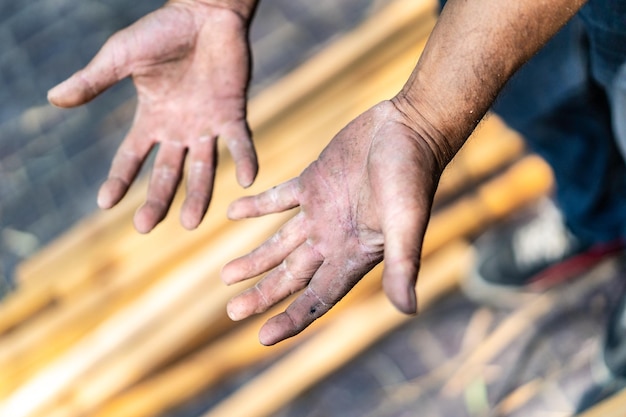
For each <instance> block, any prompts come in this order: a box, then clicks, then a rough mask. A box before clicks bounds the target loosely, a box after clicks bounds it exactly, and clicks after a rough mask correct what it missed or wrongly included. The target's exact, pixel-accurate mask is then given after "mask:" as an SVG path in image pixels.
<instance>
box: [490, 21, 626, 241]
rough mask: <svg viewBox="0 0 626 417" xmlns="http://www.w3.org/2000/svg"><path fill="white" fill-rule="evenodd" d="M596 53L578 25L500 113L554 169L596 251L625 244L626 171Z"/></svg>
mask: <svg viewBox="0 0 626 417" xmlns="http://www.w3.org/2000/svg"><path fill="white" fill-rule="evenodd" d="M589 45H590V42H589V39H588V35H587V31H586V29H585V26H584V25H583V23H582V21H581V20H580V19H579V18H577V17H576V18H574V19H573V20H572V21H571V22H570V23H569V24H568V25H566V26H565V27H564V28H563V29H562V30H561V31H560V32H559V33H558V34H557V35H556V36H555V37H554V38H553V39H551V40H550V41H549V42H548V43H547V44H546V46H545V47H544V48H543V49H542V50H541V51H540V52H539V53H538V54H537V55H536V56H535V57H533V58H532V59H531V60H530V61H529V62H528V63H526V65H524V66H523V67H522V68H521V69H520V71H518V73H517V74H516V75H515V76H514V77H513V78H512V79H511V80H510V81H509V83H508V84H507V86H506V87H505V88H504V90H503V91H502V93H501V94H500V96H499V98H498V100H497V101H496V103H494V106H493V110H494V112H495V113H497V114H499V115H500V116H501V117H502V118H503V119H504V120H505V121H506V122H507V123H508V124H509V125H510V126H511V127H513V128H514V129H516V130H518V131H519V132H520V133H521V134H522V135H523V136H524V137H525V139H526V142H527V144H528V146H529V148H530V149H532V150H533V151H534V152H536V153H538V154H539V155H541V156H542V157H543V158H544V159H545V160H546V161H547V162H548V163H549V164H550V166H551V167H552V170H553V171H554V175H555V179H556V184H557V187H556V192H555V200H556V202H557V204H558V205H559V207H560V208H561V211H562V212H563V215H564V217H565V220H566V222H567V225H568V227H569V228H570V229H571V230H572V232H573V233H574V234H575V235H577V236H578V237H579V238H580V239H582V240H584V241H588V242H589V243H593V242H605V241H610V240H613V239H615V238H618V237H621V236H626V166H625V164H624V160H623V158H622V157H621V154H620V152H619V151H618V148H617V145H616V139H615V135H614V133H613V129H612V121H611V106H610V104H609V100H608V98H607V93H606V91H605V89H604V88H603V87H602V86H601V84H600V83H598V82H596V80H595V77H594V76H593V75H592V71H591V61H592V59H593V54H592V53H591V52H592V49H590V48H589Z"/></svg>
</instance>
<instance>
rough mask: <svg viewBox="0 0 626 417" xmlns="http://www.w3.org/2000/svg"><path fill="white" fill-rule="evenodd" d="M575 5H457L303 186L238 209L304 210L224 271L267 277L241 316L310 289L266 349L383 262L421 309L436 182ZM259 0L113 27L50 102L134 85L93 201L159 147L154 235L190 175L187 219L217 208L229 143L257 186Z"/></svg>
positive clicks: (479, 0)
mask: <svg viewBox="0 0 626 417" xmlns="http://www.w3.org/2000/svg"><path fill="white" fill-rule="evenodd" d="M584 3H585V1H582V0H450V1H448V3H447V4H446V6H445V7H444V10H443V11H442V14H441V16H440V19H439V20H438V22H437V25H436V27H435V29H434V31H433V33H432V35H431V37H430V39H429V41H428V43H427V45H426V48H425V50H424V53H423V55H422V56H421V58H420V60H419V62H418V64H417V66H416V68H415V69H414V71H413V73H412V74H411V77H410V78H409V80H408V81H407V83H406V84H405V86H404V88H403V89H402V90H401V91H400V92H399V93H398V94H397V95H396V96H395V97H393V98H392V99H391V100H388V101H384V102H381V103H379V104H377V105H376V106H374V107H373V108H371V109H370V110H368V111H366V112H365V113H363V114H361V115H360V116H359V117H357V118H356V119H355V120H353V121H352V122H350V123H349V124H348V125H347V126H346V127H345V128H344V129H343V130H341V131H340V132H339V133H338V134H337V135H336V136H335V137H334V138H333V139H332V140H331V141H330V143H329V144H328V146H327V147H326V148H325V149H324V151H323V152H322V153H321V154H320V156H319V158H318V159H317V160H316V161H314V162H313V163H312V164H311V165H310V166H309V167H308V168H306V169H305V170H304V171H303V172H302V174H301V175H299V176H298V177H296V178H294V179H292V180H290V181H288V182H286V183H283V184H281V185H278V186H277V187H274V188H272V189H270V190H268V191H266V192H264V193H261V194H259V195H256V196H251V197H244V198H242V199H239V200H237V201H235V202H233V204H232V205H231V207H230V208H229V212H228V216H229V217H230V218H232V219H243V218H246V217H256V216H263V215H266V214H270V213H275V212H279V211H283V210H287V209H291V208H294V207H298V206H299V207H300V211H299V213H298V214H297V215H296V216H295V217H293V218H292V219H291V220H289V221H288V222H287V223H286V224H285V225H284V226H283V227H282V228H281V229H280V230H279V231H278V232H277V233H276V234H275V235H274V236H272V237H271V238H270V239H268V240H267V241H266V242H265V243H263V244H262V245H261V246H259V247H258V248H257V249H256V250H254V251H252V252H251V253H249V254H247V255H244V256H242V257H241V258H238V259H236V260H233V261H231V262H230V263H228V264H227V265H226V266H225V267H224V269H223V271H222V279H223V280H224V282H226V283H227V284H232V283H235V282H240V281H243V280H246V279H249V278H252V277H256V276H258V275H260V274H262V273H265V272H268V275H267V276H266V277H265V278H263V279H262V280H261V281H260V282H259V283H258V284H257V285H255V286H253V287H252V288H250V289H248V290H247V291H245V292H243V293H242V294H240V295H239V296H237V297H235V298H234V299H232V300H231V301H230V303H229V305H228V314H229V315H230V317H231V318H232V319H234V320H241V319H244V318H246V317H248V316H250V315H252V314H256V313H260V312H263V311H266V310H267V309H268V308H270V307H271V306H273V305H275V304H276V303H278V302H279V301H281V300H283V299H284V298H286V297H287V296H289V295H290V294H293V293H295V292H298V291H302V290H304V291H302V292H301V294H300V295H299V296H298V297H297V298H296V299H295V300H294V301H293V302H292V303H291V304H290V305H289V306H288V307H287V309H286V310H285V311H284V312H283V313H280V314H278V315H277V316H275V317H273V318H271V319H270V320H269V321H268V322H267V323H266V324H265V325H264V326H263V327H262V328H261V331H260V335H259V338H260V341H261V343H263V344H266V345H271V344H274V343H277V342H279V341H281V340H283V339H285V338H288V337H291V336H294V335H296V334H298V333H299V332H301V331H302V330H303V329H304V328H306V327H307V326H308V325H309V324H311V323H312V322H313V321H314V320H315V319H317V318H318V317H320V316H321V315H323V314H324V313H326V312H327V311H328V310H329V309H330V308H332V307H333V306H334V305H335V304H336V303H337V302H338V301H339V300H340V299H341V298H342V297H343V296H344V295H345V294H346V293H347V292H348V291H349V290H350V289H351V288H352V287H353V286H354V285H355V284H356V283H357V282H358V281H359V280H360V279H361V278H362V277H363V275H365V274H366V273H367V272H368V271H369V270H371V269H372V268H373V267H374V266H375V265H376V264H378V263H379V262H381V261H382V260H383V258H384V259H385V268H384V272H383V278H382V280H383V288H384V290H385V292H386V294H387V296H388V297H389V299H390V301H391V302H392V303H393V304H394V305H395V306H396V307H397V308H398V309H399V310H401V311H403V312H405V313H407V314H413V313H415V312H416V311H417V300H416V296H415V284H416V280H417V276H418V271H419V265H420V255H421V245H422V241H423V237H424V232H425V230H426V225H427V223H428V219H429V217H430V210H431V205H432V199H433V195H434V193H435V189H436V187H437V183H438V181H439V177H440V175H441V172H442V171H443V169H444V168H445V166H446V165H447V164H448V163H449V162H450V160H451V159H452V157H453V156H454V155H455V154H456V152H458V150H459V149H460V148H461V146H462V145H463V143H464V142H465V140H466V139H467V137H468V136H469V135H470V133H471V132H472V131H473V130H474V128H475V127H476V125H477V124H478V122H479V121H480V120H481V119H482V117H483V116H484V114H485V112H486V111H487V109H488V108H489V106H490V105H491V103H492V102H493V100H494V99H495V97H496V96H497V94H498V92H499V91H500V90H501V88H502V87H503V85H504V84H505V83H506V81H507V80H508V79H509V78H510V77H511V75H512V74H513V73H514V72H515V71H516V70H517V69H518V68H519V67H520V66H521V65H522V64H523V63H524V62H525V61H527V60H528V59H529V58H530V57H531V56H532V55H533V54H534V53H535V52H537V51H538V50H539V49H540V48H541V47H542V46H543V45H544V44H545V42H546V41H547V40H548V39H549V38H550V37H552V36H553V35H554V34H555V33H556V32H557V31H558V30H559V29H560V28H561V27H562V26H563V25H564V24H565V23H566V22H567V21H568V20H569V19H571V17H572V16H573V15H574V14H575V13H576V12H577V11H578V10H579V9H580V7H582V5H583V4H584ZM255 7H256V1H250V0H249V1H246V0H241V1H229V0H222V1H218V0H205V1H193V0H187V1H183V0H177V1H176V0H172V1H170V2H168V3H167V4H166V5H165V6H164V7H163V8H161V9H159V10H157V11H156V12H154V13H152V14H150V15H148V16H146V17H145V18H143V19H141V20H140V21H138V22H137V23H136V24H134V25H133V26H131V27H129V28H127V29H125V30H123V31H121V32H118V33H117V34H115V35H114V36H113V37H111V38H110V39H109V41H108V42H107V43H106V44H105V45H104V47H103V48H102V50H101V51H100V52H99V53H98V55H97V56H96V57H95V58H94V60H93V61H92V62H91V63H90V64H89V65H88V66H87V67H86V68H85V69H83V70H81V71H79V72H78V73H76V74H75V75H74V76H72V77H71V78H70V79H68V80H67V81H65V82H64V83H62V84H61V85H59V86H57V87H55V88H54V89H53V90H51V91H50V92H49V99H50V101H51V102H52V103H53V104H56V105H58V106H62V107H72V106H77V105H80V104H83V103H85V102H87V101H89V100H91V99H92V98H94V97H95V96H96V95H98V94H99V93H100V92H101V91H103V90H104V89H106V88H107V87H109V86H110V85H112V84H114V83H115V82H117V81H118V80H120V79H122V78H124V77H126V76H132V77H133V80H134V83H135V85H136V87H137V93H138V107H137V113H136V115H135V120H134V123H133V126H132V128H131V130H130V132H129V133H128V136H127V137H126V139H125V140H124V142H123V143H122V145H121V146H120V149H119V151H118V153H117V155H116V157H115V158H114V160H113V163H112V168H111V172H110V174H109V178H108V179H107V181H106V182H105V183H104V184H103V186H102V188H101V190H100V194H99V196H98V202H99V204H100V206H101V207H103V208H108V207H111V206H113V205H115V204H116V203H117V202H118V201H120V199H121V198H122V197H123V196H124V193H125V192H126V191H127V189H128V187H129V185H130V184H131V183H132V181H133V180H134V178H135V175H136V173H137V171H138V170H139V167H140V166H141V163H142V162H143V160H144V159H145V157H146V155H147V154H148V152H149V150H150V148H152V147H153V146H154V144H156V143H160V145H161V147H160V150H159V153H158V155H157V159H156V161H155V166H154V169H153V173H152V177H151V180H150V185H149V191H148V197H147V201H146V203H145V204H144V205H143V206H142V207H141V208H140V209H139V210H138V212H137V213H136V215H135V226H136V228H137V229H138V230H139V231H140V232H148V231H150V230H151V229H152V228H153V227H154V226H155V225H156V224H158V222H159V221H161V220H162V219H163V218H164V217H165V215H166V213H167V210H168V208H169V205H170V203H171V200H172V198H173V195H174V192H175V190H176V188H177V187H178V185H179V182H180V180H181V177H182V169H183V164H184V161H185V159H187V164H188V166H189V180H188V184H187V199H186V201H185V203H184V206H183V209H182V213H181V220H182V223H183V225H184V226H185V227H187V228H194V227H196V226H197V225H198V224H199V223H200V221H201V220H202V217H203V215H204V213H205V212H206V210H207V207H208V205H209V201H210V197H211V192H212V185H213V179H214V175H215V153H216V147H215V144H216V141H217V139H218V138H221V139H223V140H225V141H226V143H227V145H228V148H229V150H230V152H231V154H232V155H233V158H234V160H235V162H236V164H237V177H238V180H239V183H240V184H241V185H242V186H248V185H250V184H251V183H252V181H253V180H254V177H255V175H256V172H257V160H256V155H255V152H254V147H253V145H252V142H251V139H250V133H249V129H248V125H247V123H246V103H245V101H246V92H247V88H248V82H249V71H250V69H249V66H250V61H249V45H248V40H247V30H248V27H249V24H250V19H251V18H252V15H253V12H254V9H255Z"/></svg>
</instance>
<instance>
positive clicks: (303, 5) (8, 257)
mask: <svg viewBox="0 0 626 417" xmlns="http://www.w3.org/2000/svg"><path fill="white" fill-rule="evenodd" d="M385 3H388V1H387V0H366V1H363V0H360V1H357V0H346V1H342V2H334V1H330V0H320V1H316V2H308V1H304V0H272V1H266V2H261V6H260V7H259V8H258V10H257V18H256V19H255V20H254V24H253V26H252V31H251V41H252V44H253V59H254V73H253V79H252V88H251V95H252V96H254V95H255V94H256V93H257V92H258V91H259V90H260V89H262V88H263V87H264V86H267V85H268V84H271V83H272V82H273V81H275V80H276V79H277V78H279V77H280V76H281V75H283V74H285V73H287V72H289V71H290V70H292V69H293V68H294V67H296V66H297V65H298V64H299V63H300V62H302V61H303V60H305V59H306V58H307V57H309V56H311V55H312V54H313V53H314V52H315V51H317V50H319V49H320V48H322V47H323V46H324V45H326V44H328V43H329V42H331V40H332V39H333V38H335V37H337V36H339V35H340V34H341V33H345V32H346V31H349V30H350V29H352V28H353V27H354V26H355V25H357V24H358V23H359V22H360V21H362V20H363V19H364V18H365V17H366V16H368V15H370V14H371V13H372V12H373V11H374V10H376V9H378V8H380V7H381V6H382V5H383V4H385ZM162 4H163V1H158V0H157V1H155V0H142V1H138V2H131V3H128V2H126V1H116V0H112V1H95V0H87V1H80V2H77V1H70V0H25V1H21V2H12V1H8V0H2V1H1V2H0V22H1V23H0V83H1V87H0V103H1V105H0V176H1V178H2V182H1V183H0V226H1V228H2V229H1V235H0V252H1V254H2V259H1V261H0V262H1V263H0V274H1V276H2V279H1V288H0V293H3V292H5V291H7V290H8V289H9V288H11V286H12V281H13V279H12V277H13V270H14V268H15V266H16V264H17V263H19V262H20V261H21V260H23V259H25V258H27V257H29V256H30V255H32V254H33V253H34V252H36V251H37V250H38V249H40V248H41V247H42V246H44V245H45V244H46V243H48V242H50V241H51V240H52V239H54V238H55V237H57V236H59V235H60V234H61V233H62V232H64V231H65V230H67V229H68V228H69V227H70V226H72V225H73V224H74V223H75V222H76V221H78V220H79V219H81V218H83V217H84V216H86V215H88V214H91V213H92V212H94V211H95V210H97V206H96V203H95V201H96V193H97V190H98V187H99V186H100V184H101V183H102V181H103V180H104V179H105V178H106V174H107V172H108V169H109V164H110V161H111V158H112V156H113V154H114V152H115V150H116V149H117V146H118V145H119V143H120V142H121V140H122V138H123V137H124V135H125V132H126V131H127V129H128V127H129V126H130V121H131V119H132V117H133V108H134V106H133V100H134V88H133V86H132V83H131V82H130V81H129V80H125V81H123V82H121V83H119V84H118V85H116V86H115V87H113V88H111V89H110V90H109V91H107V92H105V93H104V94H102V96H100V97H98V99H97V100H94V101H93V102H92V103H89V104H88V105H86V106H82V107H80V108H76V109H72V110H61V109H57V108H54V107H52V106H50V105H49V104H48V102H47V100H46V93H47V91H48V89H50V88H51V87H53V86H54V85H56V84H57V83H59V82H61V81H63V80H64V79H65V78H67V77H69V76H70V75H71V74H72V73H73V72H74V71H76V70H78V69H80V68H82V67H83V66H85V65H86V64H87V63H88V62H89V60H90V59H91V58H92V57H93V55H94V54H95V53H96V52H97V51H98V49H99V48H100V47H101V46H102V44H103V43H104V42H105V41H106V39H107V38H108V37H109V36H110V35H111V34H113V33H114V32H115V31H117V30H119V29H122V28H124V27H126V26H128V25H129V24H131V23H133V22H134V21H135V20H137V19H139V18H140V17H141V16H143V15H145V14H147V13H148V12H150V11H152V10H154V9H156V8H158V7H159V6H161V5H162Z"/></svg>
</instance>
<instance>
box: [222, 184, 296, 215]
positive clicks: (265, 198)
mask: <svg viewBox="0 0 626 417" xmlns="http://www.w3.org/2000/svg"><path fill="white" fill-rule="evenodd" d="M298 181H299V179H298V178H293V179H291V180H289V181H287V182H284V183H282V184H280V185H277V186H276V187H272V188H270V189H269V190H267V191H264V192H262V193H260V194H257V195H254V196H248V197H243V198H240V199H238V200H235V201H233V202H232V203H231V205H230V206H229V207H228V218H229V219H233V220H238V219H244V218H247V217H259V216H264V215H266V214H271V213H278V212H281V211H285V210H288V209H291V208H294V207H297V206H298V204H299V201H298Z"/></svg>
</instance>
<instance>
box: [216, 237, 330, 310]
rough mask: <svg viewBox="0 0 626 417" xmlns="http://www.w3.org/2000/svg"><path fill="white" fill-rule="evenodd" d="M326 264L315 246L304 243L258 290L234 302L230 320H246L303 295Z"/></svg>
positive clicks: (229, 306) (248, 292)
mask: <svg viewBox="0 0 626 417" xmlns="http://www.w3.org/2000/svg"><path fill="white" fill-rule="evenodd" d="M323 260H324V259H323V257H322V256H321V254H320V253H319V252H318V251H316V250H315V249H314V248H313V247H311V245H309V244H308V243H307V242H305V243H303V244H302V245H300V246H298V248H297V249H296V250H294V251H293V252H292V253H291V254H290V255H289V256H288V257H287V258H285V260H284V261H283V262H282V263H280V265H278V267H276V268H275V269H274V270H272V272H270V273H269V274H268V275H267V276H266V277H265V278H263V279H262V280H260V281H259V282H258V283H257V284H256V285H255V286H254V287H252V288H250V289H248V290H246V291H244V292H243V293H241V294H240V295H238V296H237V297H235V298H233V299H232V300H231V301H230V302H229V303H228V306H227V311H228V316H229V317H230V318H231V319H233V320H242V319H245V318H246V317H249V316H251V315H252V314H258V313H262V312H264V311H266V310H267V309H268V308H270V307H272V306H273V305H274V304H276V303H278V302H280V301H282V300H284V299H285V298H287V297H288V296H290V295H291V294H293V293H295V292H297V291H300V290H301V289H303V288H304V287H306V285H307V284H308V283H309V281H310V280H311V277H312V276H313V275H314V274H315V272H316V271H317V269H318V268H319V267H320V265H322V262H323Z"/></svg>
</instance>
